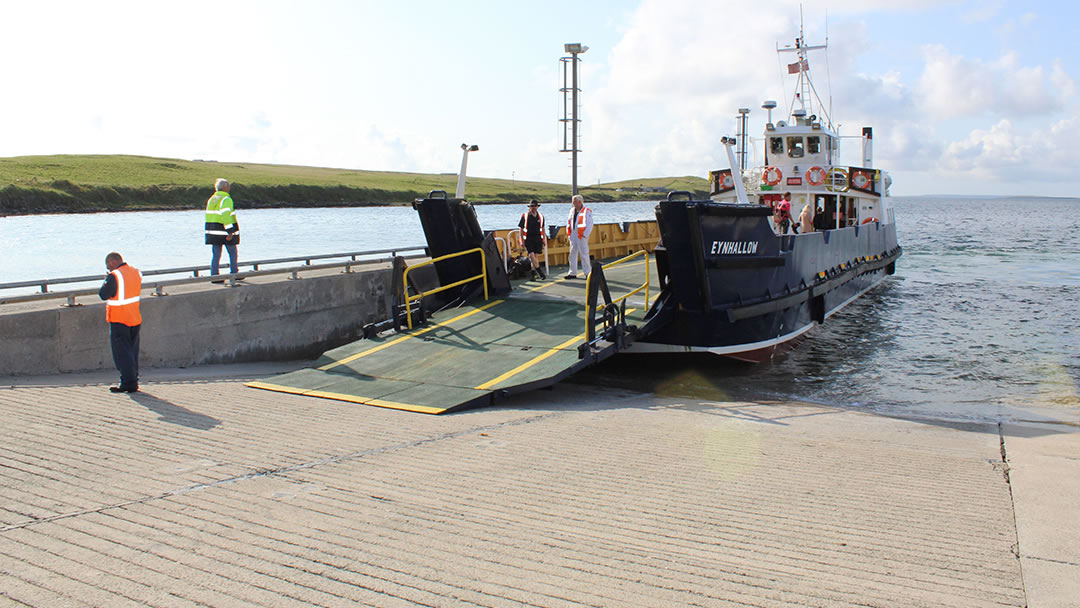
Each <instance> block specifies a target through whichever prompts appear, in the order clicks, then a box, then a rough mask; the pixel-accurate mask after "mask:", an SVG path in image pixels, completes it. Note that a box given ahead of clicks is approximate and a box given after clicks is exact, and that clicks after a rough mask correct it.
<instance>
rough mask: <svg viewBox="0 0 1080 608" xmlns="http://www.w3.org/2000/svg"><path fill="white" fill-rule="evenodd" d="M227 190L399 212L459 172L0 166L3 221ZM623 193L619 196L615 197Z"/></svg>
mask: <svg viewBox="0 0 1080 608" xmlns="http://www.w3.org/2000/svg"><path fill="white" fill-rule="evenodd" d="M218 177H224V178H226V179H228V180H229V181H230V182H232V183H233V188H232V194H233V196H234V198H236V199H237V201H238V203H239V204H240V205H241V206H243V207H246V208H259V207H306V206H365V205H393V204H405V203H409V202H411V201H413V200H414V199H416V198H420V197H423V196H425V195H427V193H428V192H429V191H431V190H445V191H447V192H448V193H449V194H450V195H453V193H454V190H455V189H456V188H457V174H427V173H395V172H388V171H359V170H350V169H330V168H322V167H301V166H294V165H264V164H256V163H235V162H215V161H189V160H179V159H171V158H151V157H146V156H124V155H56V156H18V157H9V158H0V214H32V213H58V212H94V211H114V210H115V211H119V210H125V211H126V210H137V209H175V208H190V207H192V206H196V207H197V206H200V205H202V204H203V202H205V200H206V198H207V197H208V196H209V195H210V194H211V193H212V184H213V181H214V179H216V178H218ZM656 188H663V189H666V190H689V191H691V192H694V194H695V195H696V196H700V197H704V196H706V194H707V188H708V184H707V182H706V180H705V179H703V178H700V177H677V178H669V177H665V178H655V177H654V178H643V179H633V180H626V181H623V182H617V183H611V184H599V185H590V186H581V187H579V190H580V192H581V193H582V194H583V195H584V196H585V198H586V200H587V201H613V200H655V199H659V198H662V197H663V196H664V194H663V192H657V191H655V190H654V191H647V192H640V190H642V189H656ZM620 189H621V191H620ZM569 191H570V187H569V185H568V184H552V183H546V182H530V181H522V180H513V181H511V180H505V179H490V178H483V177H470V178H469V180H468V187H467V189H466V197H467V198H468V199H469V200H470V201H471V202H474V203H477V204H485V203H520V202H522V201H527V200H529V199H533V198H535V199H537V200H540V201H542V202H557V201H566V200H567V199H568V198H569Z"/></svg>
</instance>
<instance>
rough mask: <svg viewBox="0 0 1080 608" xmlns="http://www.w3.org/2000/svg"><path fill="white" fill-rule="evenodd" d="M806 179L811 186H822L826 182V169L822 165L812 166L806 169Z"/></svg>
mask: <svg viewBox="0 0 1080 608" xmlns="http://www.w3.org/2000/svg"><path fill="white" fill-rule="evenodd" d="M806 181H807V182H808V183H809V184H810V185H811V186H820V185H821V184H824V183H825V169H822V168H821V167H817V166H815V167H810V168H809V169H807V170H806Z"/></svg>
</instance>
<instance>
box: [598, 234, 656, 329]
mask: <svg viewBox="0 0 1080 608" xmlns="http://www.w3.org/2000/svg"><path fill="white" fill-rule="evenodd" d="M640 256H644V257H645V282H644V283H642V284H641V285H640V286H638V287H635V288H634V289H633V290H631V291H628V292H627V293H626V294H625V295H622V296H619V297H617V298H615V299H613V300H612V301H611V303H612V304H619V303H621V302H622V301H623V300H625V299H626V298H629V297H630V296H632V295H634V294H635V293H640V292H641V290H643V289H644V290H645V312H648V311H649V281H650V273H649V252H648V251H645V250H644V249H642V250H641V251H635V252H634V253H631V254H630V255H628V256H626V257H622V258H619V259H617V260H615V261H614V262H608V263H607V264H604V265H603V266H601V268H603V269H604V270H607V269H608V268H612V267H615V266H618V265H619V264H625V263H626V262H629V261H630V260H632V259H634V258H636V257H640ZM590 281H592V273H589V276H588V277H587V278H586V279H585V293H589V283H590ZM590 312H591V311H590V310H589V305H588V303H586V304H585V318H586V319H587V318H588V316H589V313H590Z"/></svg>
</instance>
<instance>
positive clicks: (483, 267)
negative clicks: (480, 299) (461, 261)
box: [402, 247, 488, 329]
mask: <svg viewBox="0 0 1080 608" xmlns="http://www.w3.org/2000/svg"><path fill="white" fill-rule="evenodd" d="M470 253H479V254H480V274H478V275H476V276H473V277H468V278H466V279H462V280H460V281H458V282H456V283H451V284H449V285H443V286H442V287H439V288H438V289H432V290H431V291H417V294H416V295H414V296H410V295H409V271H410V270H415V269H417V268H420V267H421V266H428V265H431V264H434V263H435V262H441V261H443V260H449V259H450V258H456V257H458V256H462V255H468V254H470ZM476 279H480V280H482V281H483V282H484V299H485V300H487V299H488V284H487V260H486V259H485V257H484V250H483V249H480V248H479V247H477V248H476V249H467V250H465V251H459V252H457V253H448V254H446V255H443V256H439V257H437V258H433V259H430V260H428V261H426V262H421V263H419V264H417V265H415V266H409V267H408V268H406V269H405V273H404V274H403V275H402V282H403V283H404V284H405V316H406V318H407V319H408V322H409V329H412V328H413V327H412V307H411V306H410V304H411V303H412V302H413V301H414V300H420V299H422V298H423V297H424V296H429V295H432V294H436V293H439V292H440V291H446V290H447V289H451V288H454V287H457V286H458V285H464V284H465V283H468V282H469V281H475V280H476Z"/></svg>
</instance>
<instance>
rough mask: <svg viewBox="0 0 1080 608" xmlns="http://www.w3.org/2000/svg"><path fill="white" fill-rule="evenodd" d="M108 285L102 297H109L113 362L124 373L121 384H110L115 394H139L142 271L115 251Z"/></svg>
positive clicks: (109, 257)
mask: <svg viewBox="0 0 1080 608" xmlns="http://www.w3.org/2000/svg"><path fill="white" fill-rule="evenodd" d="M105 268H108V269H109V274H107V275H105V284H104V285H102V286H101V290H99V291H98V297H100V298H101V299H102V300H105V320H106V321H107V322H108V323H109V341H110V342H111V343H112V355H113V363H115V364H116V369H117V370H118V371H119V372H120V385H119V386H110V387H109V390H110V391H112V392H114V393H135V392H138V390H139V328H140V327H142V315H141V314H140V313H139V293H140V292H141V291H142V273H140V272H139V270H138V269H137V268H135V267H134V266H129V265H128V264H125V263H124V258H122V257H120V254H119V253H116V252H115V251H114V252H112V253H110V254H109V255H107V256H105Z"/></svg>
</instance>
